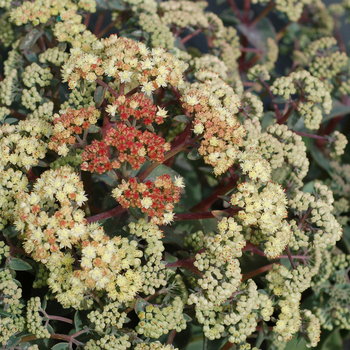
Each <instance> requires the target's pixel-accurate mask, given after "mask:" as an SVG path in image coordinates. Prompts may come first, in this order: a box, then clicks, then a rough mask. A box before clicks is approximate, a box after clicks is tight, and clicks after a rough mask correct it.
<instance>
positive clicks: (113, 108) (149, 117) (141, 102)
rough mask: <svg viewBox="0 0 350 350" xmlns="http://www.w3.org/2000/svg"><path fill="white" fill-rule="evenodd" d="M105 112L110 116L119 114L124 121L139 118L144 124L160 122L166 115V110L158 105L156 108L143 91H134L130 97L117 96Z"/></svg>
mask: <svg viewBox="0 0 350 350" xmlns="http://www.w3.org/2000/svg"><path fill="white" fill-rule="evenodd" d="M106 112H107V113H108V114H109V115H111V116H112V117H114V116H115V115H116V114H119V115H120V116H119V118H120V119H121V120H124V121H126V120H129V121H131V120H132V119H136V120H140V119H141V120H142V122H143V123H144V124H145V125H151V124H152V123H153V122H155V123H157V124H162V123H163V119H164V118H166V117H167V112H166V110H164V109H162V108H160V107H159V106H158V109H157V106H156V105H154V104H153V103H152V100H151V99H149V98H147V97H146V96H145V94H143V93H136V94H134V95H132V96H131V97H125V96H124V95H121V96H119V97H118V98H117V99H116V100H115V101H114V102H113V103H112V104H111V105H109V106H108V107H107V108H106Z"/></svg>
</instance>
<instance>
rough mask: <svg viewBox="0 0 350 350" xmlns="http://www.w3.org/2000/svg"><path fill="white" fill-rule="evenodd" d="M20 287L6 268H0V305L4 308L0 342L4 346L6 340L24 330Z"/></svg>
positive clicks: (1, 319) (0, 324) (0, 323)
mask: <svg viewBox="0 0 350 350" xmlns="http://www.w3.org/2000/svg"><path fill="white" fill-rule="evenodd" d="M21 297H22V289H21V288H20V287H19V285H18V281H16V280H15V279H14V278H13V277H12V275H11V271H10V269H8V268H3V269H0V300H1V302H0V305H1V307H2V308H3V310H5V313H3V314H2V315H1V317H0V327H1V333H0V344H1V345H2V346H3V347H5V346H6V344H7V342H8V340H9V339H10V338H11V337H13V336H15V335H16V334H17V333H20V332H22V331H23V330H24V327H25V319H24V317H23V316H22V308H23V307H24V305H23V304H22V303H21V302H20V299H21Z"/></svg>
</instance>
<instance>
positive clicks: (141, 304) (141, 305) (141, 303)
mask: <svg viewBox="0 0 350 350" xmlns="http://www.w3.org/2000/svg"><path fill="white" fill-rule="evenodd" d="M146 306H147V301H146V300H144V299H137V302H136V304H135V311H136V313H137V314H139V313H140V312H141V311H144V310H145V308H146Z"/></svg>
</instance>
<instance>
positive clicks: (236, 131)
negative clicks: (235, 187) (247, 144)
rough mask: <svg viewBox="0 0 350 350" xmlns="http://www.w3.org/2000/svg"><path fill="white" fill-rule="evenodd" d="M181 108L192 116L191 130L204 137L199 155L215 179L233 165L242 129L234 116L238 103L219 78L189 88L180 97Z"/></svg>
mask: <svg viewBox="0 0 350 350" xmlns="http://www.w3.org/2000/svg"><path fill="white" fill-rule="evenodd" d="M182 101H183V107H184V108H186V110H188V112H189V113H191V114H192V113H193V114H194V122H193V130H194V133H195V134H198V135H201V134H203V139H202V141H201V146H200V148H199V149H198V152H199V154H201V155H202V156H204V161H205V162H206V163H207V164H210V165H212V166H213V168H214V173H215V175H220V174H222V173H224V172H225V171H226V170H227V169H228V168H229V167H230V166H231V165H233V164H234V162H235V160H236V159H237V156H238V152H237V150H238V146H241V145H242V143H243V139H242V137H243V134H244V128H243V126H242V125H241V124H240V123H239V121H238V120H237V118H236V117H235V115H234V114H236V113H238V111H239V107H240V99H239V97H238V95H236V94H235V93H234V92H233V90H232V88H230V87H228V86H227V85H226V84H225V83H224V82H223V81H222V80H221V79H220V78H219V77H218V76H216V78H213V79H212V80H207V81H206V82H205V83H193V84H191V85H189V86H188V87H187V88H186V89H185V91H184V94H183V97H182Z"/></svg>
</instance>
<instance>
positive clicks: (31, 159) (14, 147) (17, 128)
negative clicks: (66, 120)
mask: <svg viewBox="0 0 350 350" xmlns="http://www.w3.org/2000/svg"><path fill="white" fill-rule="evenodd" d="M51 132H52V127H51V125H50V124H49V123H48V122H46V121H44V120H42V119H38V118H30V119H27V120H23V121H20V122H19V124H18V125H8V124H5V125H3V126H1V127H0V149H1V151H2V157H1V158H0V169H4V168H5V167H7V166H8V165H10V164H12V165H16V166H19V167H24V168H25V169H27V170H28V169H29V168H30V167H31V166H34V165H37V164H38V162H39V159H43V158H44V157H45V154H46V148H47V141H46V140H47V138H48V137H49V136H50V135H51Z"/></svg>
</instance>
